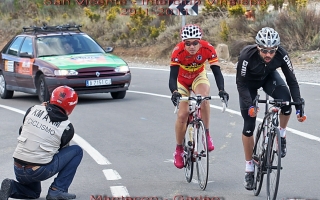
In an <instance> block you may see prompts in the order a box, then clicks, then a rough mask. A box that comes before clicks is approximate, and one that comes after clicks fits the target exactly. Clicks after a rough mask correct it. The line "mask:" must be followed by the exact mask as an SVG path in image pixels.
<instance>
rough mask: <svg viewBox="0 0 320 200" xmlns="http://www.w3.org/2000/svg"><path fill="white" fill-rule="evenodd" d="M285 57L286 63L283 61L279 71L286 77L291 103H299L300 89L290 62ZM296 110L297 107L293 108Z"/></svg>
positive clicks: (287, 57)
mask: <svg viewBox="0 0 320 200" xmlns="http://www.w3.org/2000/svg"><path fill="white" fill-rule="evenodd" d="M285 56H286V61H283V64H282V65H281V70H282V72H283V74H284V76H285V77H286V82H287V84H288V86H289V89H290V93H291V96H292V99H293V101H295V102H300V97H301V95H300V88H299V84H298V81H297V78H296V76H295V74H294V70H293V66H292V62H291V61H290V58H289V56H288V55H285ZM295 107H296V109H297V106H295Z"/></svg>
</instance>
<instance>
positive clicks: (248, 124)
mask: <svg viewBox="0 0 320 200" xmlns="http://www.w3.org/2000/svg"><path fill="white" fill-rule="evenodd" d="M254 128H255V118H251V119H249V120H247V121H245V122H244V126H243V130H242V134H243V135H244V136H246V137H251V136H253V131H254Z"/></svg>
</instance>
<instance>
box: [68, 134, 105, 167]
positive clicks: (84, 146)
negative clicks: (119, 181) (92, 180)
mask: <svg viewBox="0 0 320 200" xmlns="http://www.w3.org/2000/svg"><path fill="white" fill-rule="evenodd" d="M72 140H73V141H74V142H75V143H77V144H78V145H79V146H81V148H82V149H84V150H85V151H86V152H87V153H88V154H89V155H90V156H91V157H92V158H93V160H95V161H96V162H97V163H98V164H99V165H110V164H111V162H109V160H108V159H107V158H106V157H104V156H103V155H101V154H100V153H99V152H98V151H97V150H96V149H95V148H93V146H91V145H90V144H89V143H88V142H87V141H85V140H84V139H83V138H82V137H80V136H79V135H78V134H76V133H75V134H74V136H73V138H72Z"/></svg>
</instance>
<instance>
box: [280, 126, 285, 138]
mask: <svg viewBox="0 0 320 200" xmlns="http://www.w3.org/2000/svg"><path fill="white" fill-rule="evenodd" d="M280 136H281V137H286V129H285V128H281V127H280Z"/></svg>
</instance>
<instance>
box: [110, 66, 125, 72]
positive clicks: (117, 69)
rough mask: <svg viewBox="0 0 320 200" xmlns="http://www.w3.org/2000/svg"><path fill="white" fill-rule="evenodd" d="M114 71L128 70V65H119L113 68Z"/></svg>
mask: <svg viewBox="0 0 320 200" xmlns="http://www.w3.org/2000/svg"><path fill="white" fill-rule="evenodd" d="M114 71H115V72H128V71H129V67H128V66H126V65H125V66H120V67H116V68H115V69H114Z"/></svg>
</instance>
